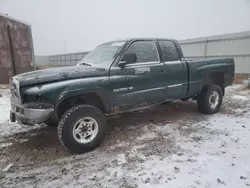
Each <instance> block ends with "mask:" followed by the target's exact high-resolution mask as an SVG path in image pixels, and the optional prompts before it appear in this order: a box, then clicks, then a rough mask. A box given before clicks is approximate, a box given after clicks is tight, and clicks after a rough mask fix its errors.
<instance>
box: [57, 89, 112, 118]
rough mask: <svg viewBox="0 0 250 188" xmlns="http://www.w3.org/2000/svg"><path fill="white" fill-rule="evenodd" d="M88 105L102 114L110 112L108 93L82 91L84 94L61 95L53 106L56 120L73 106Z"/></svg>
mask: <svg viewBox="0 0 250 188" xmlns="http://www.w3.org/2000/svg"><path fill="white" fill-rule="evenodd" d="M80 104H88V105H92V106H95V107H96V108H98V109H100V110H101V111H102V112H103V113H109V112H110V111H111V105H110V103H109V100H108V93H107V92H105V91H84V92H76V93H75V92H70V93H67V94H66V93H65V94H63V95H61V97H60V100H58V102H57V104H56V105H55V116H56V117H57V119H60V117H61V116H62V115H63V114H64V113H65V112H66V111H67V110H68V109H70V108H72V107H73V106H75V105H80Z"/></svg>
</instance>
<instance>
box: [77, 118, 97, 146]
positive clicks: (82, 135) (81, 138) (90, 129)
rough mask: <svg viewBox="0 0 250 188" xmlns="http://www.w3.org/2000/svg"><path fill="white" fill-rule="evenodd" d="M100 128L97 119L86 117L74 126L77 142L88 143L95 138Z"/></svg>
mask: <svg viewBox="0 0 250 188" xmlns="http://www.w3.org/2000/svg"><path fill="white" fill-rule="evenodd" d="M98 130H99V127H98V123H97V121H96V120H95V119H93V118H92V117H84V118H82V119H80V120H78V121H77V122H76V123H75V125H74V126H73V137H74V139H75V140H76V141H77V142H79V143H81V144H87V143H89V142H91V141H93V140H94V139H95V137H96V135H97V133H98Z"/></svg>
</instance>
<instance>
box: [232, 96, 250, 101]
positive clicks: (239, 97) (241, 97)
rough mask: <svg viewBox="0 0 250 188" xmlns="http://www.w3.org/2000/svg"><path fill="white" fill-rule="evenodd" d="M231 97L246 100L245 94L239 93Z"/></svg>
mask: <svg viewBox="0 0 250 188" xmlns="http://www.w3.org/2000/svg"><path fill="white" fill-rule="evenodd" d="M232 98H233V99H238V100H243V101H247V100H248V98H247V97H246V96H241V95H233V96H232Z"/></svg>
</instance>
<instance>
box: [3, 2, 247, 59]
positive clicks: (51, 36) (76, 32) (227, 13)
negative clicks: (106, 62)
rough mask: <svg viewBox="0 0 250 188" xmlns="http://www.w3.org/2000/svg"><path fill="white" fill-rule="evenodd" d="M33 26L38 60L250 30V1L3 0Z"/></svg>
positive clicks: (9, 11)
mask: <svg viewBox="0 0 250 188" xmlns="http://www.w3.org/2000/svg"><path fill="white" fill-rule="evenodd" d="M0 13H3V14H8V15H9V16H11V17H14V18H17V19H19V20H23V21H25V22H28V23H30V24H31V26H32V35H33V42H34V48H35V54H36V55H53V54H61V53H73V52H82V51H89V50H92V49H93V48H94V47H95V46H97V45H98V44H100V43H103V42H106V41H110V40H116V39H121V38H130V37H161V38H175V39H188V38H196V37H204V36H210V35H217V34H224V33H232V32H241V31H246V30H250V0H42V1H41V0H0Z"/></svg>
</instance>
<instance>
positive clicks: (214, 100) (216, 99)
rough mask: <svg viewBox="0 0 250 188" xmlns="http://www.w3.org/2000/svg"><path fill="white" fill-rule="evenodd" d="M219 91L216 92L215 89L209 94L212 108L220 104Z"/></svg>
mask: <svg viewBox="0 0 250 188" xmlns="http://www.w3.org/2000/svg"><path fill="white" fill-rule="evenodd" d="M219 98H220V97H219V93H218V92H216V91H213V92H212V93H211V95H210V96H209V106H210V107H211V108H212V109H215V108H216V107H217V106H218V104H219Z"/></svg>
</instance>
